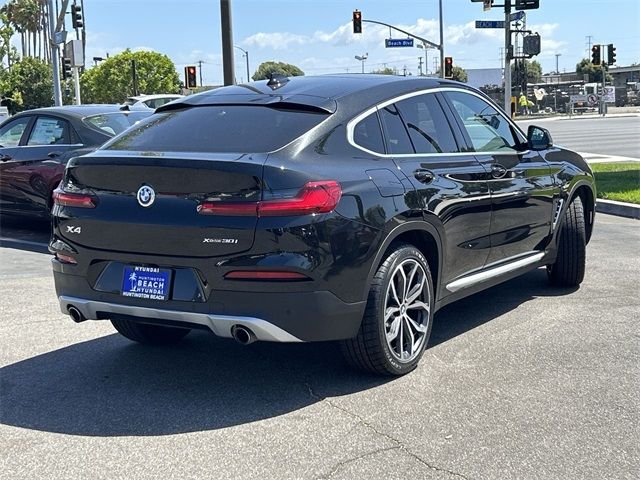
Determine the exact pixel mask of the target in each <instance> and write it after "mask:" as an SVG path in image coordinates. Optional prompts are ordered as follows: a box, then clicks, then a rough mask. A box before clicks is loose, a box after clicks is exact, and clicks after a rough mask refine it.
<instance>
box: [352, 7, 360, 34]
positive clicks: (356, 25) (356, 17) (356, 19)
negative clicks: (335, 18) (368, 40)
mask: <svg viewBox="0 0 640 480" xmlns="http://www.w3.org/2000/svg"><path fill="white" fill-rule="evenodd" d="M353 33H362V12H361V11H359V10H354V11H353Z"/></svg>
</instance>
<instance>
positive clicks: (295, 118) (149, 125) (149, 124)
mask: <svg viewBox="0 0 640 480" xmlns="http://www.w3.org/2000/svg"><path fill="white" fill-rule="evenodd" d="M327 117H328V115H327V114H325V113H316V112H308V111H299V110H281V109H275V108H269V107H263V106H243V105H230V106H203V107H191V108H186V109H181V110H175V111H169V112H162V113H157V114H155V115H153V116H152V117H150V118H148V119H147V120H143V121H142V122H140V123H139V124H138V125H137V126H135V127H134V128H132V129H131V130H129V131H127V132H125V133H124V134H122V135H120V136H118V137H116V138H114V139H113V140H112V141H110V142H109V143H107V144H106V145H105V146H104V148H105V149H107V150H140V151H152V152H164V151H168V152H171V151H173V152H219V153H264V152H271V151H273V150H277V149H278V148H280V147H283V146H284V145H286V144H287V143H289V142H291V141H292V140H295V139H296V138H298V137H299V136H300V135H302V134H303V133H305V132H307V131H308V130H310V129H311V128H313V127H315V126H316V125H318V124H319V123H320V122H322V121H323V120H324V119H326V118H327Z"/></svg>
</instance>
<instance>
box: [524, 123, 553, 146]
mask: <svg viewBox="0 0 640 480" xmlns="http://www.w3.org/2000/svg"><path fill="white" fill-rule="evenodd" d="M527 142H528V143H529V148H530V149H531V150H547V149H548V148H551V147H553V139H552V138H551V134H550V133H549V130H547V129H546V128H542V127H536V126H535V125H529V129H528V130H527Z"/></svg>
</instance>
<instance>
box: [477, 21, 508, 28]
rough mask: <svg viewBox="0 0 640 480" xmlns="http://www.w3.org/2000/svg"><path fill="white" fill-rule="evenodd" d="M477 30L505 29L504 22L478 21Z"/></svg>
mask: <svg viewBox="0 0 640 480" xmlns="http://www.w3.org/2000/svg"><path fill="white" fill-rule="evenodd" d="M476 28H504V20H476Z"/></svg>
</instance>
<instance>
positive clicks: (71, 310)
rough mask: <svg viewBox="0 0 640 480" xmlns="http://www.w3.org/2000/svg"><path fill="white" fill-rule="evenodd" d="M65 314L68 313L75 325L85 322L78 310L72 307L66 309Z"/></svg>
mask: <svg viewBox="0 0 640 480" xmlns="http://www.w3.org/2000/svg"><path fill="white" fill-rule="evenodd" d="M67 312H69V316H70V317H71V320H73V321H74V322H76V323H80V322H84V321H85V320H86V318H85V316H84V315H83V314H82V312H81V311H80V310H78V309H77V308H76V307H74V306H73V305H69V307H68V308H67Z"/></svg>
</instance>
